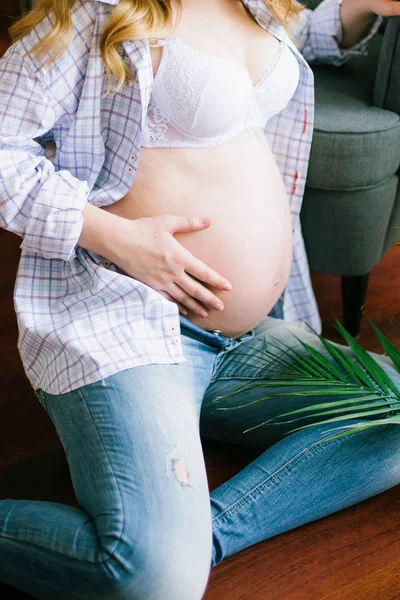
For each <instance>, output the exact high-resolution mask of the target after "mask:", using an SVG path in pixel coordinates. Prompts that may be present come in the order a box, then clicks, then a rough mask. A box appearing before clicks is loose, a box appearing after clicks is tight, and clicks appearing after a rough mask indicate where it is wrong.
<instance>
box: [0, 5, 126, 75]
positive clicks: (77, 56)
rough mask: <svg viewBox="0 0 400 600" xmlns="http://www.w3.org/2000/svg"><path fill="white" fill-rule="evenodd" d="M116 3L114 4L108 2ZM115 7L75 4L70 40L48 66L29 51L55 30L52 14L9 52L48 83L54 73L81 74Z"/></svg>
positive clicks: (43, 60)
mask: <svg viewBox="0 0 400 600" xmlns="http://www.w3.org/2000/svg"><path fill="white" fill-rule="evenodd" d="M109 1H111V2H114V3H115V2H116V0H109ZM118 1H119V0H118ZM113 8H114V6H113V5H112V4H108V3H107V1H104V0H103V1H100V2H99V1H98V0H75V3H74V5H73V7H72V12H71V20H72V36H71V40H70V43H69V46H68V48H67V50H66V51H65V52H64V53H63V54H62V55H60V56H59V57H58V58H57V59H56V60H55V61H54V62H53V63H49V60H48V56H45V55H41V56H37V55H32V54H31V51H32V49H33V48H34V47H35V46H36V44H37V43H38V42H39V41H40V40H42V39H44V38H46V37H47V36H48V35H49V34H50V33H51V32H52V31H53V30H54V27H55V17H54V13H53V11H51V12H50V13H49V14H48V15H47V16H46V17H45V18H44V19H42V20H41V21H40V22H39V23H38V24H37V25H36V26H35V27H34V28H33V29H32V30H31V31H30V32H29V33H28V34H27V35H25V36H24V37H23V38H21V39H20V40H18V41H17V42H15V43H14V44H12V46H11V48H13V49H15V51H16V52H18V54H19V55H20V56H22V58H23V59H24V60H26V62H27V64H28V65H29V67H30V68H31V69H32V70H33V71H37V72H39V71H40V74H41V77H42V78H43V79H45V80H48V82H49V83H50V82H51V80H52V78H53V77H52V75H53V73H58V76H59V75H60V73H62V72H65V71H66V70H68V71H70V73H71V71H77V70H80V71H81V70H82V68H83V67H84V64H85V63H86V62H87V60H88V58H89V54H90V51H91V49H92V47H93V45H94V44H97V43H98V37H99V32H100V30H101V28H102V26H103V24H104V23H106V22H107V20H108V18H109V16H110V14H111V12H112V9H113Z"/></svg>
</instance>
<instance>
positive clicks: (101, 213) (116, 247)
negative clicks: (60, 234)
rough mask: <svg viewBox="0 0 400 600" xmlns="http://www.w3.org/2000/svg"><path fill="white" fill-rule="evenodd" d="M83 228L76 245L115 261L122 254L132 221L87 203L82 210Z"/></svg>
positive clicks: (129, 236)
mask: <svg viewBox="0 0 400 600" xmlns="http://www.w3.org/2000/svg"><path fill="white" fill-rule="evenodd" d="M82 215H83V228H82V232H81V235H80V238H79V240H78V243H77V245H78V246H81V247H82V248H85V249H86V250H90V251H91V252H95V253H96V254H100V255H101V256H104V257H105V258H108V259H109V260H110V261H112V262H117V261H118V260H119V258H120V257H121V255H122V254H123V247H124V246H125V240H127V239H129V238H131V237H132V233H130V235H129V231H128V230H131V229H132V221H130V220H129V219H124V218H123V217H119V216H117V215H115V214H112V213H111V212H107V211H106V210H103V209H102V208H98V207H97V206H94V205H92V204H90V203H88V204H87V205H86V206H85V208H84V210H83V211H82Z"/></svg>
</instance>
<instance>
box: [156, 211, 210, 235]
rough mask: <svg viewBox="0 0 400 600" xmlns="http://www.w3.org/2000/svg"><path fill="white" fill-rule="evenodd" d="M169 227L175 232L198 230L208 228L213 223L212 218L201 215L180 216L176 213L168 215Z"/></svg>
mask: <svg viewBox="0 0 400 600" xmlns="http://www.w3.org/2000/svg"><path fill="white" fill-rule="evenodd" d="M167 219H168V229H169V231H170V232H171V233H172V234H174V233H178V232H182V233H183V232H186V233H187V232H190V231H197V230H199V229H206V228H207V227H209V226H210V225H211V219H209V218H208V217H205V218H203V219H201V218H199V217H178V216H175V215H167Z"/></svg>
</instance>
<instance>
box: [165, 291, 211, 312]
mask: <svg viewBox="0 0 400 600" xmlns="http://www.w3.org/2000/svg"><path fill="white" fill-rule="evenodd" d="M168 291H169V293H170V294H171V296H172V297H173V298H175V299H176V300H177V301H178V303H179V304H181V305H183V306H184V307H185V308H187V309H189V310H191V311H192V312H194V313H196V314H198V315H200V316H201V317H208V310H207V308H206V307H205V306H203V305H202V304H200V302H199V301H197V300H195V298H193V297H192V296H191V295H190V294H189V293H188V292H187V291H186V290H184V289H183V288H181V286H180V285H178V284H177V283H172V284H171V286H170V287H169V288H168Z"/></svg>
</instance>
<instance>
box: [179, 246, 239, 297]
mask: <svg viewBox="0 0 400 600" xmlns="http://www.w3.org/2000/svg"><path fill="white" fill-rule="evenodd" d="M185 271H186V272H187V273H190V274H191V275H193V277H195V278H196V279H198V280H199V281H202V282H204V283H207V284H208V285H211V286H212V287H219V288H221V289H223V290H231V289H232V284H231V283H230V281H228V280H227V279H225V277H222V275H220V274H219V273H217V272H216V271H214V270H213V269H211V268H210V267H208V266H207V265H206V264H205V263H203V262H202V261H201V260H199V259H198V258H196V257H195V256H193V254H190V253H189V258H188V260H187V262H186V264H185Z"/></svg>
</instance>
